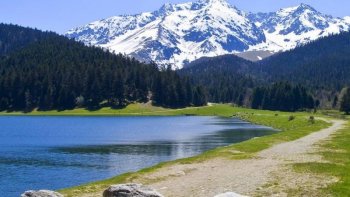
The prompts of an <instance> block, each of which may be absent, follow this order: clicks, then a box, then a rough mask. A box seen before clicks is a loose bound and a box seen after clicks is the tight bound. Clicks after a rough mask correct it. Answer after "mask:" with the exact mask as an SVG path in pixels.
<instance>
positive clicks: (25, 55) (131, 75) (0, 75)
mask: <svg viewBox="0 0 350 197" xmlns="http://www.w3.org/2000/svg"><path fill="white" fill-rule="evenodd" d="M150 100H152V101H153V103H154V104H156V105H159V106H165V107H185V106H192V105H195V106H200V105H205V104H206V102H207V101H206V94H205V92H204V90H203V89H202V88H201V87H198V86H194V85H193V84H192V83H191V82H190V80H189V79H187V78H184V77H180V76H179V75H178V74H177V73H176V72H175V71H172V70H170V69H162V70H160V69H158V67H157V66H156V65H154V64H145V63H141V62H139V61H137V60H135V59H133V58H129V57H125V56H123V55H115V54H112V53H109V52H107V51H104V50H102V49H100V48H96V47H87V46H84V45H83V44H82V43H78V42H76V41H73V40H69V39H68V38H65V37H63V36H59V35H56V34H54V35H52V36H49V37H48V38H45V39H42V40H39V41H36V42H35V43H32V44H30V45H29V46H28V47H25V48H23V49H20V50H19V51H17V52H14V53H11V55H7V56H3V57H2V58H1V60H0V111H3V110H9V111H14V110H25V111H31V110H33V109H35V108H37V109H39V110H53V109H57V110H65V109H73V108H76V107H85V108H88V109H98V108H100V107H115V108H119V107H123V106H125V105H127V104H129V103H132V102H148V101H150Z"/></svg>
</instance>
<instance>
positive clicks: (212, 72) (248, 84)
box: [179, 55, 253, 105]
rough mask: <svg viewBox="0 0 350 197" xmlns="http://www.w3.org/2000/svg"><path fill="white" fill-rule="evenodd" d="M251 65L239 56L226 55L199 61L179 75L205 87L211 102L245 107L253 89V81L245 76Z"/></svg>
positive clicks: (181, 71)
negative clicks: (249, 93) (248, 95)
mask: <svg viewBox="0 0 350 197" xmlns="http://www.w3.org/2000/svg"><path fill="white" fill-rule="evenodd" d="M251 64H253V63H252V62H249V61H246V60H244V59H242V58H239V57H237V56H234V55H224V56H219V57H215V58H202V59H199V60H197V61H195V62H193V63H191V64H190V65H188V66H186V67H185V68H184V69H182V70H180V71H179V73H180V74H181V75H184V76H189V77H190V78H191V79H192V80H193V82H194V83H195V84H197V85H200V86H203V87H205V88H206V91H207V94H208V100H209V101H210V102H215V103H236V104H238V105H243V102H244V100H245V98H246V95H247V91H248V90H249V89H250V88H252V87H253V79H252V78H251V77H249V76H246V75H245V74H243V72H244V71H245V69H247V67H248V65H251Z"/></svg>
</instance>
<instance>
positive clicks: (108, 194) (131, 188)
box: [103, 183, 163, 197]
mask: <svg viewBox="0 0 350 197" xmlns="http://www.w3.org/2000/svg"><path fill="white" fill-rule="evenodd" d="M103 197H163V196H162V195H161V194H159V193H158V192H156V191H155V190H153V189H151V188H149V187H146V186H144V185H141V184H134V183H130V184H121V185H112V186H110V187H109V188H108V189H106V190H105V191H104V192H103Z"/></svg>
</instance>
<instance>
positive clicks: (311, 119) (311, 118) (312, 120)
mask: <svg viewBox="0 0 350 197" xmlns="http://www.w3.org/2000/svg"><path fill="white" fill-rule="evenodd" d="M309 122H310V123H311V124H315V117H314V116H310V118H309Z"/></svg>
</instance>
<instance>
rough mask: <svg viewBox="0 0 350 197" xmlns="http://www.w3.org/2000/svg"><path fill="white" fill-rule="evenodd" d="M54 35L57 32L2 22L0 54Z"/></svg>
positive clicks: (5, 53) (0, 28) (0, 25)
mask: <svg viewBox="0 0 350 197" xmlns="http://www.w3.org/2000/svg"><path fill="white" fill-rule="evenodd" d="M53 35H55V33H52V32H42V31H40V30H36V29H31V28H24V27H20V26H18V25H8V24H2V23H0V56H3V55H7V54H9V53H11V52H13V51H16V50H19V49H22V48H24V47H26V46H28V45H29V44H32V43H34V42H37V41H38V40H42V39H44V38H48V37H50V36H53Z"/></svg>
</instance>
